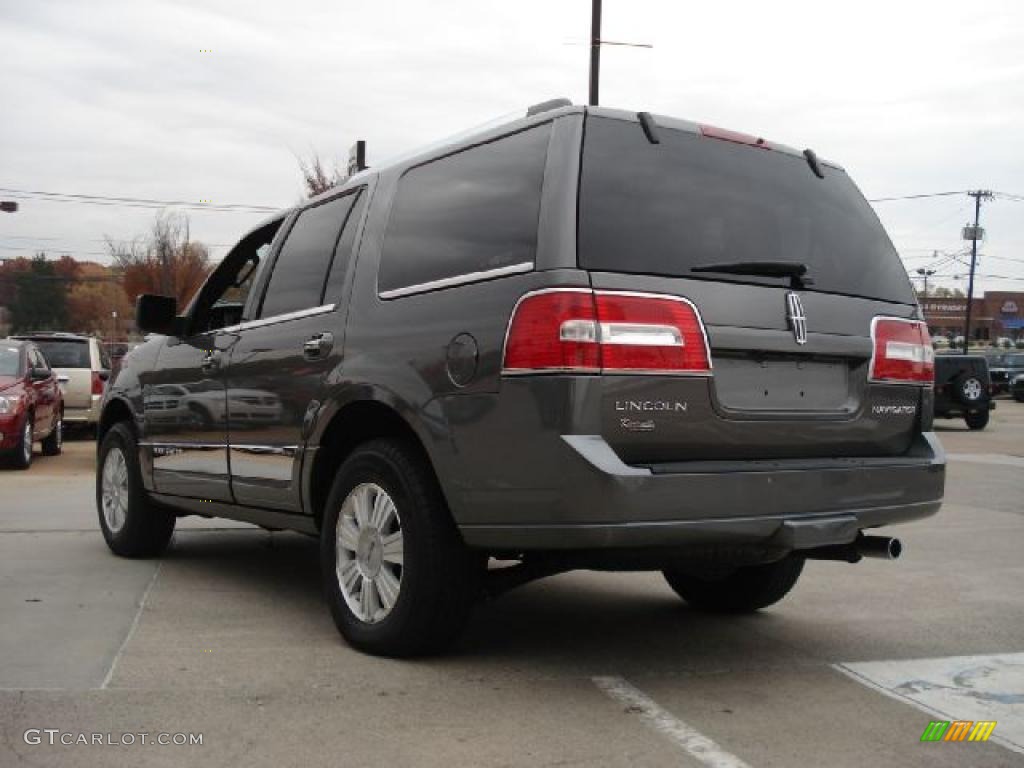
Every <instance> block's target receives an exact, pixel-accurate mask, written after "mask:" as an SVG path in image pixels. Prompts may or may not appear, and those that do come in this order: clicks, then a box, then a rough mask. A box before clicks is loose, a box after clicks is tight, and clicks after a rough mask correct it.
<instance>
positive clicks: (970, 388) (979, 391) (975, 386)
mask: <svg viewBox="0 0 1024 768" xmlns="http://www.w3.org/2000/svg"><path fill="white" fill-rule="evenodd" d="M953 387H954V391H955V393H956V399H957V400H959V401H960V402H961V403H963V404H964V405H966V406H969V407H970V406H976V405H977V404H978V403H980V402H981V401H982V400H984V398H985V396H986V395H987V394H988V390H987V387H986V386H985V382H984V381H982V379H981V377H980V376H976V375H974V374H972V373H962V374H960V375H959V376H957V377H956V380H955V381H954V382H953Z"/></svg>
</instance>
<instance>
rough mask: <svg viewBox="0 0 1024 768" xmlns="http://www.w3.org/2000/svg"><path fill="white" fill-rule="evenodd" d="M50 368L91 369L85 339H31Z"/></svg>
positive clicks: (87, 344)
mask: <svg viewBox="0 0 1024 768" xmlns="http://www.w3.org/2000/svg"><path fill="white" fill-rule="evenodd" d="M33 343H34V344H35V345H36V346H37V347H39V349H41V350H42V352H43V357H45V358H46V362H48V363H49V364H50V367H51V368H91V367H92V363H91V362H90V360H89V342H88V341H86V340H85V339H82V340H81V341H79V340H74V339H72V340H67V339H33Z"/></svg>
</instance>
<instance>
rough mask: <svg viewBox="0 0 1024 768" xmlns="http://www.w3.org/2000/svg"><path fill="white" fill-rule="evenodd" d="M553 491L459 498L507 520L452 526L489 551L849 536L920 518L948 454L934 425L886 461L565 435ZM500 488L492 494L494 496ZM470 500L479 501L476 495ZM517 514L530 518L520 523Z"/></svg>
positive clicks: (936, 491)
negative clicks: (729, 457)
mask: <svg viewBox="0 0 1024 768" xmlns="http://www.w3.org/2000/svg"><path fill="white" fill-rule="evenodd" d="M562 440H563V441H564V444H565V447H566V448H567V449H568V450H567V457H568V460H567V461H566V462H565V463H564V464H561V467H560V469H562V470H563V472H562V477H563V478H564V484H563V486H562V488H561V489H558V490H555V489H550V488H548V489H544V490H543V491H541V490H540V489H532V490H517V489H514V488H504V489H502V490H501V491H491V492H488V493H486V494H485V495H484V494H481V495H477V494H472V493H471V494H468V495H467V497H464V500H465V501H466V502H469V503H471V504H473V503H475V504H482V505H485V506H487V505H490V506H489V509H490V515H489V516H490V517H491V518H492V519H494V517H496V516H497V515H496V514H495V513H496V512H497V511H498V510H497V508H496V507H497V505H498V504H500V506H501V507H502V508H504V509H505V510H516V511H515V512H512V511H509V512H507V513H506V514H505V515H501V517H504V519H505V520H508V522H507V523H506V522H502V523H498V524H491V523H485V524H478V523H475V522H470V523H468V524H462V525H460V530H461V532H462V535H463V538H464V539H465V541H466V543H467V544H468V545H469V546H471V547H475V548H481V549H487V550H491V551H504V552H522V551H527V550H579V549H618V548H624V549H626V548H651V547H677V546H690V545H712V546H716V547H717V546H730V545H737V546H745V545H752V544H753V545H762V546H763V545H770V546H772V547H774V548H777V549H780V550H783V551H793V550H799V549H809V548H812V547H817V546H826V545H829V544H843V543H848V542H850V541H852V540H853V539H854V537H855V536H856V534H857V531H858V530H862V529H865V528H875V527H879V526H883V525H890V524H893V523H902V522H907V521H910V520H916V519H919V518H923V517H927V516H929V515H933V514H935V513H936V512H937V511H938V509H939V507H940V505H941V503H942V496H943V489H944V484H945V454H944V452H943V450H942V447H941V445H940V444H939V442H938V440H937V439H936V438H935V435H934V434H933V433H925V434H923V435H921V436H920V438H919V439H918V440H917V442H916V443H915V444H914V446H913V448H912V450H911V451H910V452H909V453H908V454H907V455H906V456H902V457H899V458H891V459H824V460H784V461H759V462H758V461H744V462H691V463H687V464H677V465H665V466H661V467H634V466H628V465H626V464H624V463H623V462H622V461H621V460H620V459H619V458H618V456H617V455H616V454H615V453H614V452H613V451H612V450H611V448H610V447H609V446H608V445H607V443H605V442H604V440H603V439H602V438H601V437H599V436H596V435H566V436H563V437H562ZM499 495H500V501H499ZM472 497H475V498H472ZM514 515H515V516H518V517H520V518H521V519H522V518H526V519H522V521H521V522H520V521H516V520H515V517H514Z"/></svg>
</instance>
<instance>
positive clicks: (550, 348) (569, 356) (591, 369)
mask: <svg viewBox="0 0 1024 768" xmlns="http://www.w3.org/2000/svg"><path fill="white" fill-rule="evenodd" d="M504 370H505V372H506V373H522V372H534V371H545V370H547V371H573V372H577V373H598V372H600V371H604V372H609V373H614V372H639V373H691V374H707V373H709V372H710V371H711V358H710V355H709V354H708V346H707V340H706V338H705V336H704V327H703V325H702V324H701V320H700V317H699V315H698V314H697V310H696V308H695V307H694V306H693V305H692V304H691V303H690V302H689V301H687V300H686V299H681V298H677V297H671V296H662V295H655V294H637V293H628V292H618V291H599V292H597V293H594V292H591V291H590V290H587V289H582V288H571V289H551V290H546V291H539V292H537V293H533V294H528V295H527V296H525V297H524V298H523V299H522V300H521V301H520V302H519V304H518V305H517V306H516V309H515V310H514V311H513V314H512V320H511V321H510V323H509V331H508V338H507V340H506V343H505V364H504Z"/></svg>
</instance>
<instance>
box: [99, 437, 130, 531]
mask: <svg viewBox="0 0 1024 768" xmlns="http://www.w3.org/2000/svg"><path fill="white" fill-rule="evenodd" d="M101 477H102V488H101V495H102V506H103V520H104V522H106V524H107V528H108V529H109V530H110V532H111V533H117V532H118V531H120V530H121V528H123V527H124V521H125V517H126V516H127V514H128V463H127V462H126V461H125V459H124V453H122V452H121V449H120V448H111V449H110V452H109V453H108V454H107V457H106V458H105V459H104V460H103V473H102V476H101Z"/></svg>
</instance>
